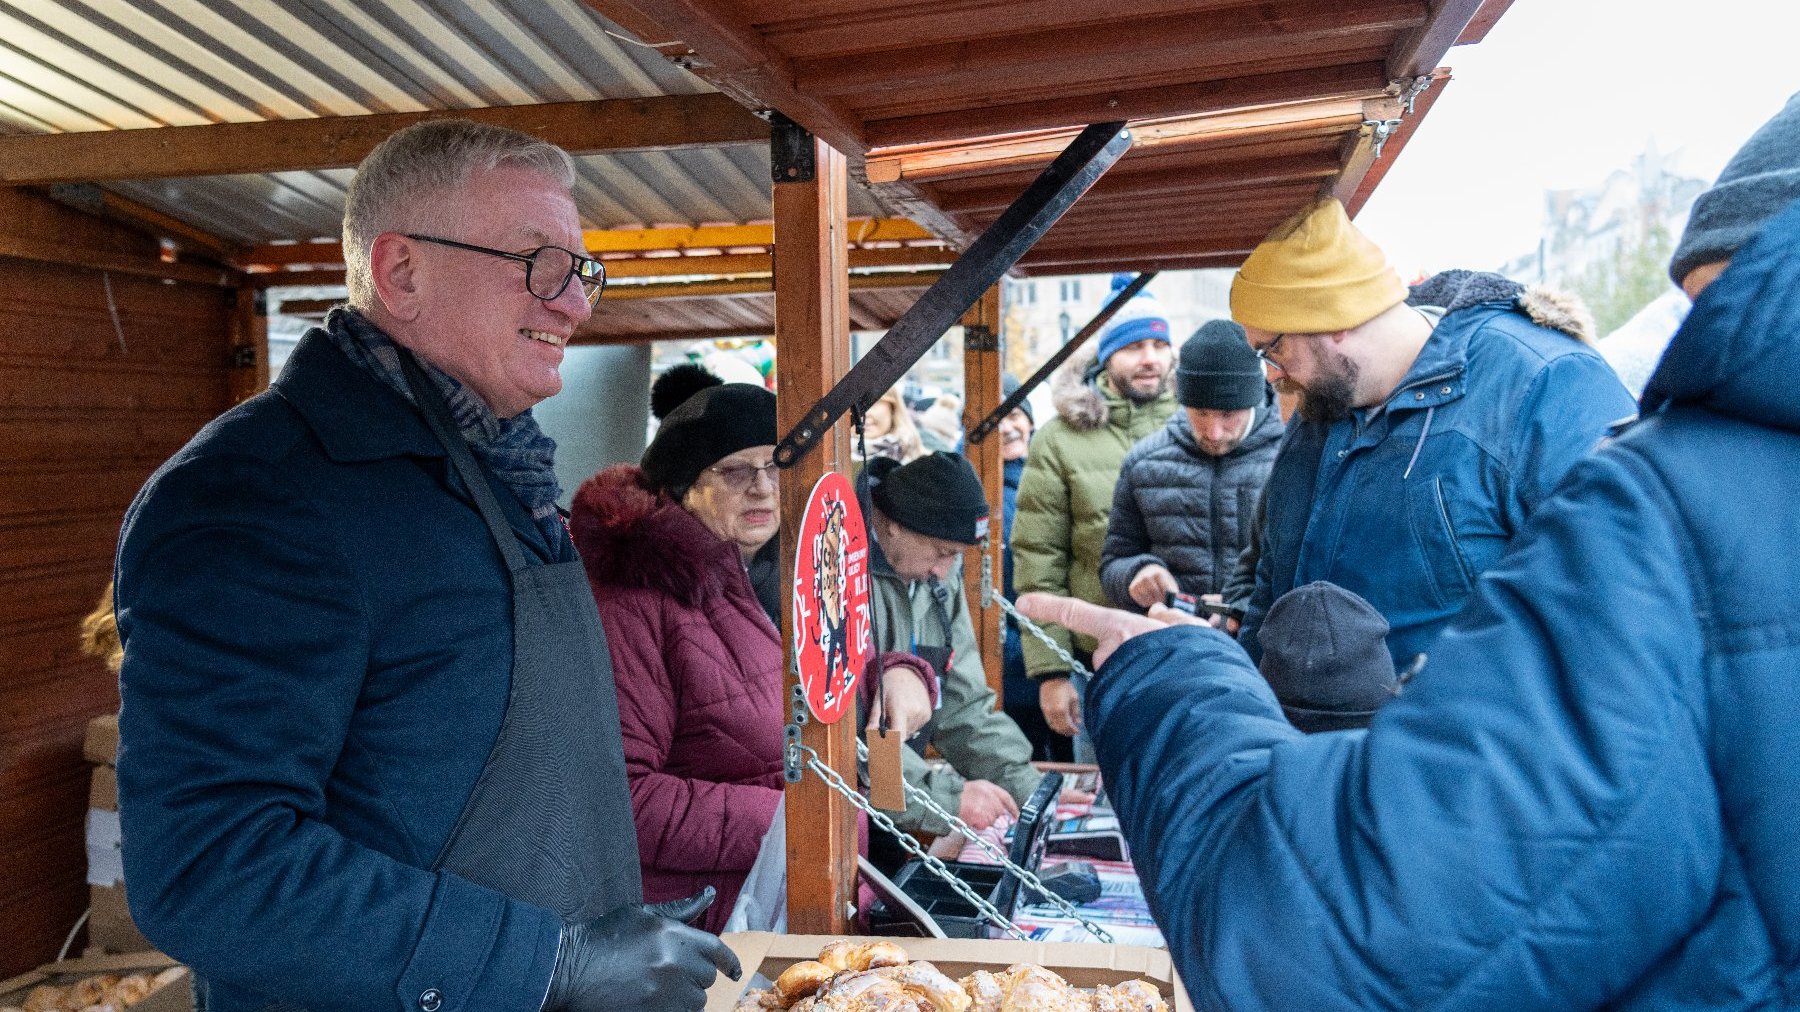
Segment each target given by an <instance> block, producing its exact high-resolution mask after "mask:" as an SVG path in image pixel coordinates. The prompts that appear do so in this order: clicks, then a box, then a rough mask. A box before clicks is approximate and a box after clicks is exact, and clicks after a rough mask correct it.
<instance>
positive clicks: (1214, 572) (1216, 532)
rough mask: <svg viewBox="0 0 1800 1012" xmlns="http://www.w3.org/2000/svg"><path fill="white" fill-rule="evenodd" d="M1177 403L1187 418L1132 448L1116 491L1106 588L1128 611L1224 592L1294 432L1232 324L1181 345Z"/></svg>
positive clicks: (1211, 327)
mask: <svg viewBox="0 0 1800 1012" xmlns="http://www.w3.org/2000/svg"><path fill="white" fill-rule="evenodd" d="M1175 397H1176V399H1177V400H1178V401H1180V402H1181V405H1182V408H1183V410H1181V411H1177V412H1176V413H1175V414H1173V415H1171V416H1169V422H1168V424H1167V425H1166V426H1164V427H1163V429H1162V430H1161V431H1160V432H1157V433H1155V434H1154V435H1152V436H1150V437H1149V438H1148V439H1145V440H1143V441H1142V442H1140V443H1138V444H1137V445H1136V446H1134V447H1132V448H1131V452H1130V453H1128V454H1126V456H1125V464H1124V466H1123V467H1121V468H1120V470H1119V483H1118V485H1117V486H1116V487H1115V488H1114V490H1113V506H1112V515H1111V517H1110V518H1109V519H1108V521H1107V527H1106V547H1105V548H1104V549H1103V550H1102V552H1101V563H1100V583H1101V586H1103V587H1104V588H1105V589H1106V594H1107V596H1108V597H1109V598H1111V599H1112V601H1113V603H1114V604H1116V605H1118V606H1119V607H1121V608H1133V607H1135V608H1137V609H1139V610H1144V609H1147V608H1149V607H1150V606H1151V605H1153V604H1157V603H1159V602H1161V601H1163V600H1164V598H1165V597H1166V596H1167V595H1168V594H1169V593H1171V592H1175V591H1180V592H1182V593H1185V594H1193V595H1196V596H1200V595H1207V594H1220V593H1222V592H1223V591H1224V589H1225V584H1226V581H1227V580H1228V579H1229V578H1230V577H1231V574H1232V571H1233V569H1234V568H1235V566H1236V565H1237V560H1238V555H1239V554H1240V553H1241V552H1242V551H1243V550H1244V547H1245V546H1246V545H1247V544H1249V543H1250V540H1251V536H1252V530H1253V520H1254V518H1255V516H1256V501H1257V498H1258V497H1259V496H1261V494H1262V487H1263V484H1264V482H1266V481H1267V480H1268V477H1269V468H1270V467H1272V466H1273V465H1274V463H1275V450H1276V448H1277V446H1278V445H1279V444H1280V442H1281V435H1282V433H1283V432H1284V431H1285V428H1284V426H1283V425H1282V421H1281V412H1280V411H1279V410H1278V409H1277V407H1276V404H1275V399H1274V396H1273V393H1272V392H1271V391H1270V389H1269V384H1268V381H1267V380H1266V379H1265V378H1264V377H1263V369H1262V363H1261V362H1260V361H1259V360H1258V359H1257V357H1256V352H1255V351H1253V350H1251V348H1250V343H1249V341H1248V340H1246V339H1245V337H1244V328H1243V327H1240V326H1238V325H1237V324H1235V323H1233V322H1231V321H1230V320H1213V321H1212V322H1210V323H1207V324H1206V325H1205V326H1203V327H1201V328H1200V329H1199V330H1198V331H1195V333H1194V335H1193V336H1192V337H1190V338H1188V339H1187V341H1186V342H1185V343H1184V344H1182V346H1181V359H1180V366H1179V368H1178V369H1177V370H1176V373H1175Z"/></svg>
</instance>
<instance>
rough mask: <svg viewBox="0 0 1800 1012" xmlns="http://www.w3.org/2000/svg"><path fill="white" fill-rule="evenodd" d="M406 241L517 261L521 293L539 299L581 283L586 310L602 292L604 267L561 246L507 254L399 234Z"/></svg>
mask: <svg viewBox="0 0 1800 1012" xmlns="http://www.w3.org/2000/svg"><path fill="white" fill-rule="evenodd" d="M403 234H404V235H405V236H406V237H407V238H408V239H417V240H418V241H420V242H431V243H437V244H438V245H439V246H454V247H455V248H457V249H466V250H468V251H470V252H471V253H486V254H487V255H488V256H491V257H500V258H501V259H503V260H517V261H518V262H519V263H522V264H524V265H525V290H526V291H528V292H530V293H531V294H533V295H535V296H537V297H538V298H540V299H543V300H544V301H545V302H553V301H555V300H556V298H557V297H558V296H560V295H562V293H563V292H564V291H565V290H567V289H568V287H569V282H570V281H571V280H579V281H580V282H581V294H582V295H584V296H586V297H587V304H588V306H589V308H592V307H593V306H594V305H596V304H597V303H599V301H600V293H602V292H604V291H606V265H605V264H604V263H602V262H600V261H598V260H595V259H594V258H592V257H585V256H582V255H581V254H579V253H573V252H570V251H569V250H566V249H563V248H562V247H561V246H539V247H538V248H537V249H532V250H526V251H525V252H523V253H509V252H507V251H506V250H503V249H490V248H488V247H486V246H476V245H474V244H473V243H466V242H457V241H456V240H455V239H442V238H439V237H438V236H435V235H417V234H415V233H412V232H406V233H403Z"/></svg>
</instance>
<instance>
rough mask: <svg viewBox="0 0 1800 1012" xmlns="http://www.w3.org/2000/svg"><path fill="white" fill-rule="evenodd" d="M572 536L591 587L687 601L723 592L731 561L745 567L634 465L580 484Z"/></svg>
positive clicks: (695, 601)
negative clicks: (655, 489) (624, 589)
mask: <svg viewBox="0 0 1800 1012" xmlns="http://www.w3.org/2000/svg"><path fill="white" fill-rule="evenodd" d="M569 534H570V536H571V537H572V538H573V539H574V541H575V550H576V551H577V552H579V553H581V563H582V565H583V566H584V567H586V569H587V574H588V579H590V580H592V581H593V582H594V584H595V586H598V587H607V586H610V587H629V588H646V589H650V590H656V591H661V592H662V593H665V594H668V595H669V596H671V597H673V598H675V599H676V600H677V601H680V602H681V603H682V604H683V605H686V606H689V607H692V606H694V605H696V604H698V603H699V602H701V601H703V600H705V599H706V598H708V597H710V596H714V595H717V594H720V593H722V592H723V590H724V588H725V580H726V576H727V574H729V573H730V572H731V567H734V566H735V567H738V568H740V569H741V568H742V565H743V564H742V562H741V556H740V555H739V554H738V547H737V546H736V545H734V544H731V543H730V542H727V541H725V540H723V539H721V538H720V537H719V536H718V535H716V534H714V533H713V532H711V531H709V530H707V529H706V525H705V524H702V523H701V522H700V519H699V518H698V517H696V516H694V515H693V514H692V513H689V512H688V511H687V510H686V509H685V508H683V507H682V506H681V504H679V503H677V502H675V501H674V500H672V499H670V498H669V497H668V496H666V495H659V494H657V493H655V492H652V491H650V489H649V488H648V487H646V484H645V480H644V472H643V469H642V468H640V467H638V466H637V465H636V464H620V465H618V466H616V467H609V468H607V469H606V470H604V471H601V472H600V473H599V474H596V475H594V476H593V477H592V478H589V479H588V480H587V481H585V482H583V483H582V485H581V488H580V489H579V490H577V491H576V493H575V500H574V502H573V503H571V504H570V509H569Z"/></svg>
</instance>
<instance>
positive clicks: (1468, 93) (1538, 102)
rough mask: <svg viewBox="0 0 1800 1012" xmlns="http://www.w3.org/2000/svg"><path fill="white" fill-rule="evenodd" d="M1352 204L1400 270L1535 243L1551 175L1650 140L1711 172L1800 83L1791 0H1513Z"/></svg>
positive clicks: (1612, 161)
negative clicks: (1364, 199) (1360, 205)
mask: <svg viewBox="0 0 1800 1012" xmlns="http://www.w3.org/2000/svg"><path fill="white" fill-rule="evenodd" d="M1444 62H1445V64H1447V65H1448V66H1450V67H1451V68H1453V69H1454V71H1455V80H1453V81H1451V82H1450V84H1449V86H1448V88H1447V90H1446V91H1445V92H1444V93H1443V94H1442V95H1441V96H1440V97H1439V100H1438V103H1437V105H1436V107H1435V108H1433V109H1432V111H1431V114H1430V116H1428V117H1427V118H1426V120H1425V122H1424V123H1423V124H1422V125H1421V126H1420V128H1419V131H1418V133H1417V134H1416V135H1414V137H1413V138H1412V141H1411V142H1410V143H1409V144H1408V145H1407V147H1406V150H1405V151H1404V152H1403V153H1402V154H1401V156H1400V159H1399V161H1398V163H1397V164H1396V165H1395V166H1394V168H1393V170H1392V171H1390V172H1389V173H1388V175H1387V178H1386V179H1385V180H1384V181H1383V182H1382V184H1381V187H1380V188H1379V189H1378V190H1377V191H1376V193H1375V196H1374V197H1373V198H1372V199H1371V200H1370V201H1369V203H1368V206H1367V207H1365V208H1364V209H1363V212H1362V214H1360V215H1359V216H1358V217H1357V224H1359V225H1360V226H1361V227H1362V228H1363V229H1364V231H1366V232H1367V233H1368V234H1369V236H1370V237H1371V238H1373V239H1374V240H1375V241H1376V242H1378V243H1380V244H1381V245H1382V247H1383V248H1385V249H1386V250H1387V251H1388V255H1389V256H1390V258H1392V260H1393V261H1394V265H1395V266H1396V267H1398V268H1400V270H1401V273H1402V276H1403V277H1408V278H1410V277H1411V276H1412V275H1413V274H1414V273H1416V272H1419V271H1426V270H1436V269H1443V268H1448V267H1470V268H1479V269H1491V268H1493V267H1497V266H1499V265H1500V264H1501V263H1502V262H1504V261H1506V260H1508V259H1510V258H1512V257H1514V256H1517V255H1519V254H1521V253H1524V252H1527V251H1529V250H1531V249H1535V248H1536V245H1537V238H1538V236H1539V234H1540V233H1541V231H1542V229H1543V223H1544V197H1543V194H1544V191H1545V190H1550V189H1579V188H1586V187H1590V186H1596V185H1598V184H1599V183H1601V182H1602V181H1603V180H1605V178H1606V176H1607V175H1608V174H1609V173H1611V172H1612V171H1613V170H1615V169H1620V168H1626V167H1628V166H1630V164H1631V161H1632V159H1633V158H1634V157H1635V156H1636V155H1637V154H1638V153H1639V152H1641V151H1643V150H1644V147H1645V145H1646V144H1647V143H1649V142H1651V141H1652V140H1653V141H1654V142H1655V143H1656V145H1657V147H1658V148H1660V149H1661V150H1663V151H1665V152H1668V151H1676V152H1678V153H1679V156H1680V157H1679V159H1678V161H1677V163H1676V168H1677V170H1678V171H1680V172H1682V173H1684V174H1687V175H1692V176H1697V177H1700V178H1703V179H1705V180H1707V181H1709V182H1710V181H1711V180H1713V179H1714V178H1716V177H1717V176H1718V174H1719V170H1720V169H1722V168H1724V166H1725V162H1726V161H1727V160H1728V159H1729V158H1730V157H1731V154H1732V152H1734V151H1736V150H1737V148H1738V146H1739V145H1741V144H1742V143H1743V142H1744V140H1745V139H1746V138H1748V137H1749V136H1750V134H1751V133H1752V132H1754V131H1755V129H1756V128H1757V127H1758V126H1760V125H1761V124H1762V123H1763V121H1765V120H1767V119H1768V118H1769V117H1770V116H1772V115H1774V113H1775V112H1776V110H1778V109H1780V108H1781V106H1782V104H1783V102H1785V101H1786V100H1787V98H1788V96H1789V95H1792V94H1793V93H1794V92H1796V91H1800V3H1795V2H1794V0H1705V2H1703V3H1692V2H1684V3H1676V2H1673V0H1517V2H1516V3H1515V4H1514V5H1513V8H1512V10H1511V11H1509V12H1508V13H1507V14H1506V16H1505V17H1504V18H1502V19H1501V20H1500V23H1499V25H1498V26H1497V27H1496V28H1495V29H1494V31H1493V32H1492V34H1490V35H1489V36H1488V38H1487V41H1485V42H1483V43H1482V44H1480V45H1478V46H1470V47H1464V48H1460V49H1452V50H1451V51H1450V54H1449V56H1448V57H1446V58H1445V60H1444Z"/></svg>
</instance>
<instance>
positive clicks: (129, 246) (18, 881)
mask: <svg viewBox="0 0 1800 1012" xmlns="http://www.w3.org/2000/svg"><path fill="white" fill-rule="evenodd" d="M8 233H10V234H12V235H16V236H20V237H23V238H26V239H30V240H34V241H35V242H37V243H44V242H53V243H55V244H56V247H57V249H58V250H59V251H60V252H59V253H58V257H59V258H60V259H71V260H81V259H83V252H84V251H91V252H93V253H94V254H95V257H94V259H95V260H96V261H105V262H109V263H117V262H118V260H119V259H120V258H130V259H132V260H134V261H137V262H139V263H141V264H143V265H145V268H146V269H153V267H152V266H151V265H153V264H154V263H155V246H154V244H153V243H151V242H150V240H149V239H147V238H146V237H145V236H143V235H140V234H138V233H136V232H133V231H131V230H128V229H125V228H123V227H121V226H116V225H112V224H109V223H107V222H103V221H101V220H99V219H96V218H91V217H88V216H86V215H83V214H80V213H77V212H75V211H71V210H68V209H66V208H64V207H62V206H60V205H57V204H54V203H51V202H49V201H48V200H45V199H43V198H41V197H38V196H36V195H34V194H32V193H29V192H24V191H19V190H13V189H4V188H0V248H4V241H3V240H4V239H5V238H6V237H7V235H8ZM109 283H110V286H111V301H112V305H113V306H116V308H117V317H116V320H117V327H116V328H115V317H114V315H113V313H112V311H111V310H109V308H108V296H107V286H108V284H109ZM235 295H236V293H235V292H234V291H232V290H230V289H226V288H220V287H216V286H209V285H202V284H194V283H189V282H171V283H165V282H164V281H163V280H162V279H159V278H156V277H150V276H145V275H143V274H137V273H122V272H120V271H117V270H114V271H109V272H106V273H104V274H103V273H102V272H101V271H99V270H94V269H91V268H86V267H76V266H68V265H65V264H51V263H44V262H41V261H34V260H24V259H15V258H9V257H5V256H0V978H5V977H9V976H12V975H14V974H17V973H20V972H22V971H24V970H28V969H30V968H32V967H34V966H36V965H38V964H40V963H43V962H46V961H48V960H50V959H52V958H54V957H55V955H56V952H57V949H58V948H59V947H60V946H61V945H62V942H63V939H64V937H65V936H66V935H67V933H68V931H69V929H70V928H71V927H72V926H73V925H74V923H75V921H76V919H77V918H78V917H80V915H81V912H82V911H83V910H84V909H85V908H86V906H87V895H88V893H87V886H86V884H85V883H86V875H87V872H86V862H87V857H86V851H85V846H84V840H83V837H84V828H85V818H86V811H87V790H88V767H87V766H86V764H85V763H84V762H83V761H82V758H81V740H82V732H83V728H84V726H85V725H86V723H87V721H88V719H89V718H90V717H93V716H95V715H97V714H102V713H109V712H112V711H114V710H116V709H117V707H118V701H119V697H118V688H117V685H116V683H115V682H114V679H113V676H112V675H111V674H110V673H109V672H108V671H107V670H106V668H105V667H104V666H103V665H102V664H101V663H100V662H99V661H97V660H94V659H91V658H88V657H84V656H82V655H81V653H80V652H79V651H78V650H77V648H76V634H75V629H76V624H77V622H78V621H79V620H80V618H81V617H82V616H83V615H85V614H86V613H87V612H88V611H89V610H90V609H91V608H92V607H93V606H94V604H95V602H96V601H97V599H98V597H99V595H100V593H101V591H102V590H103V588H104V587H105V585H106V582H107V580H108V579H110V578H111V574H112V558H113V551H114V548H115V546H116V543H117V538H118V530H119V521H120V518H121V516H122V515H123V513H124V510H125V508H126V506H128V505H129V504H130V502H131V498H132V496H133V495H134V494H136V492H137V490H138V488H139V486H141V485H142V484H143V482H144V479H146V478H147V477H149V475H150V473H151V472H152V471H153V470H155V468H156V467H157V465H158V464H160V463H161V462H162V461H163V460H164V459H166V458H167V457H168V456H169V455H170V454H172V453H173V452H174V451H175V450H177V449H179V448H180V447H181V445H182V444H183V443H185V442H186V441H187V440H188V439H189V438H190V437H191V436H193V434H194V433H195V432H196V431H198V430H199V428H200V427H201V426H202V425H204V424H205V423H206V422H207V421H208V420H209V419H211V418H213V417H214V416H215V415H217V414H218V413H219V412H221V411H223V410H224V409H225V408H226V407H227V406H228V405H229V403H230V400H229V393H228V381H227V366H228V354H227V348H228V344H229V342H230V341H231V324H232V312H233V306H234V300H235ZM78 944H79V943H78Z"/></svg>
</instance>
